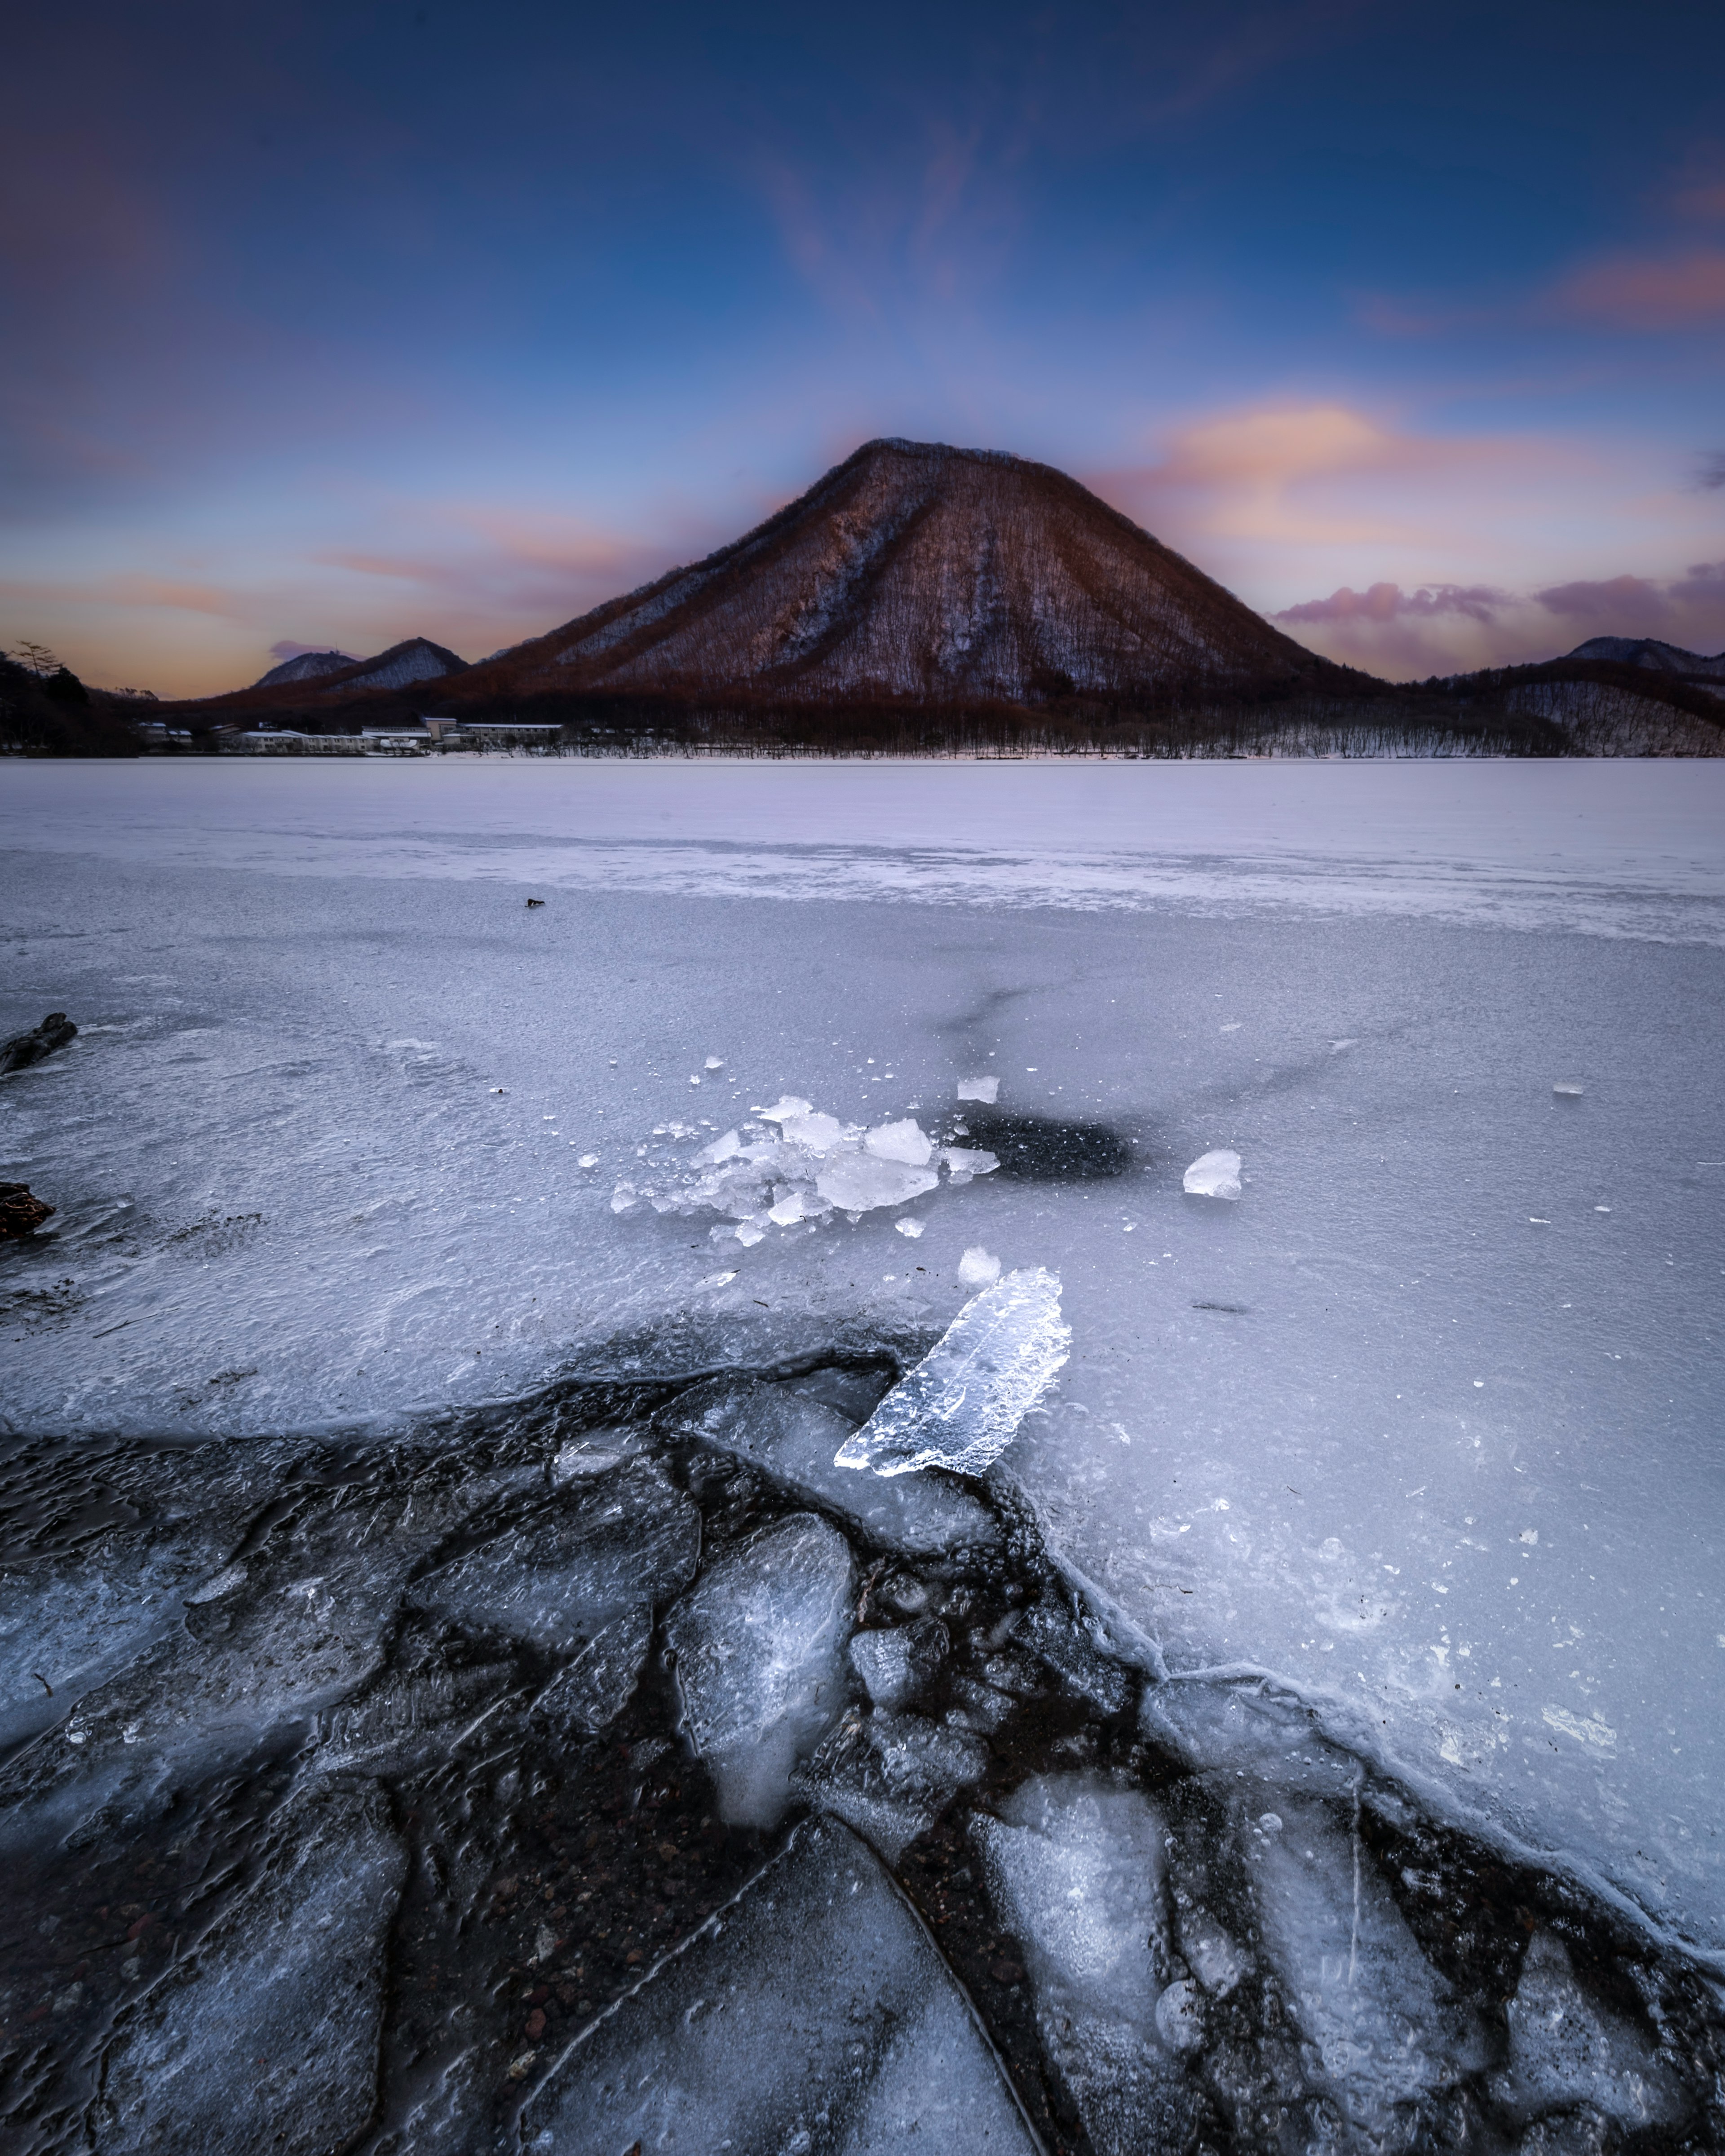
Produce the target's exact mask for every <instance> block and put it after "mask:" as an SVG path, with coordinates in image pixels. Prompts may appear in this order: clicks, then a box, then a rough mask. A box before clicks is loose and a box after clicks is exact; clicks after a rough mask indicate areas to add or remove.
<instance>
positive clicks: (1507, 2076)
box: [1491, 1932, 1681, 2128]
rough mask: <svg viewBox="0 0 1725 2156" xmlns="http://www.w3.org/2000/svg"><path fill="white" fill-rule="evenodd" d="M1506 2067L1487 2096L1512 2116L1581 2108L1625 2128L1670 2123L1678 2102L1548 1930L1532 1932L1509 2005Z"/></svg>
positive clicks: (1648, 2055) (1629, 2029)
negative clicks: (1592, 1995) (1577, 1977)
mask: <svg viewBox="0 0 1725 2156" xmlns="http://www.w3.org/2000/svg"><path fill="white" fill-rule="evenodd" d="M1507 2020H1508V2022H1509V2066H1508V2068H1507V2071H1504V2072H1502V2073H1498V2074H1494V2075H1493V2076H1492V2077H1491V2093H1492V2095H1493V2096H1494V2097H1496V2098H1497V2101H1498V2102H1500V2103H1501V2104H1502V2105H1503V2107H1504V2108H1505V2109H1506V2110H1507V2111H1508V2112H1511V2113H1512V2115H1515V2116H1517V2117H1522V2118H1526V2117H1529V2116H1530V2115H1531V2114H1532V2113H1534V2112H1542V2111H1548V2110H1558V2109H1562V2110H1564V2111H1567V2110H1568V2109H1569V2108H1570V2107H1572V2106H1573V2105H1575V2104H1578V2103H1582V2104H1588V2105H1590V2106H1591V2107H1592V2108H1593V2109H1594V2110H1595V2111H1599V2112H1604V2114H1605V2115H1606V2117H1609V2118H1614V2119H1616V2120H1617V2121H1619V2122H1620V2123H1621V2124H1623V2125H1625V2126H1628V2127H1631V2128H1634V2127H1645V2126H1658V2125H1663V2124H1667V2123H1670V2122H1671V2120H1672V2119H1673V2118H1674V2117H1676V2114H1677V2113H1678V2112H1679V2111H1680V2110H1681V2098H1679V2097H1678V2095H1677V2092H1676V2089H1675V2088H1674V2087H1673V2086H1672V2084H1671V2079H1670V2077H1669V2076H1667V2075H1666V2072H1665V2071H1664V2070H1663V2069H1662V2068H1661V2066H1659V2065H1658V2064H1657V2062H1656V2061H1655V2059H1654V2056H1653V2051H1652V2047H1651V2045H1650V2044H1649V2043H1648V2042H1647V2040H1646V2039H1645V2037H1644V2036H1643V2035H1641V2034H1640V2031H1639V2030H1636V2029H1635V2028H1634V2027H1633V2026H1632V2025H1631V2024H1630V2023H1629V2022H1628V2021H1626V2020H1624V2019H1623V2017H1622V2016H1621V2015H1617V2014H1614V2013H1613V2012H1611V2010H1609V2008H1607V2007H1604V2006H1599V2005H1594V2002H1593V2000H1591V1999H1589V1997H1588V1995H1587V1994H1586V1993H1585V1992H1584V1990H1583V1989H1582V1988H1581V1986H1580V1985H1579V1984H1578V1983H1577V1982H1576V1980H1575V1977H1574V1971H1573V1970H1572V1969H1571V1968H1570V1965H1569V1957H1568V1953H1566V1952H1565V1950H1564V1948H1563V1943H1562V1942H1561V1941H1560V1940H1558V1938H1554V1937H1553V1934H1552V1933H1549V1932H1538V1933H1535V1934H1534V1936H1533V1938H1532V1939H1531V1940H1530V1941H1529V1942H1528V1945H1527V1953H1526V1954H1525V1955H1524V1956H1523V1958H1522V1974H1521V1980H1520V1981H1519V1983H1517V1985H1516V1991H1515V1996H1514V1998H1513V1999H1511V2000H1510V2002H1509V2008H1508V2012H1507Z"/></svg>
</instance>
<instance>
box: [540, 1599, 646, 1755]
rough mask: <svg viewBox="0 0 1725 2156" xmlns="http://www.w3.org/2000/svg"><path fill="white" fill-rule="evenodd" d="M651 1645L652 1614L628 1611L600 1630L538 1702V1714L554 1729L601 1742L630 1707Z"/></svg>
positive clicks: (547, 1687)
mask: <svg viewBox="0 0 1725 2156" xmlns="http://www.w3.org/2000/svg"><path fill="white" fill-rule="evenodd" d="M652 1644H653V1618H652V1614H651V1612H650V1611H649V1610H647V1609H625V1610H624V1613H623V1614H622V1616H620V1617H614V1618H613V1619H612V1620H611V1622H610V1623H609V1624H608V1625H602V1626H601V1627H600V1629H599V1630H598V1632H597V1633H595V1634H594V1635H593V1638H592V1639H591V1640H589V1641H588V1644H587V1645H586V1646H584V1647H583V1649H582V1650H581V1652H580V1653H579V1654H578V1655H577V1656H576V1657H575V1659H574V1661H572V1662H571V1663H569V1665H568V1666H567V1668H565V1669H563V1670H562V1671H560V1672H559V1673H558V1674H557V1676H554V1677H553V1678H552V1681H551V1682H550V1683H549V1684H548V1685H547V1686H546V1687H545V1689H544V1691H542V1692H541V1693H540V1695H539V1697H538V1698H537V1699H536V1700H535V1701H534V1702H533V1711H534V1712H535V1713H536V1714H542V1715H543V1716H544V1717H545V1718H546V1720H547V1722H550V1723H551V1725H552V1728H553V1729H566V1728H573V1729H577V1730H581V1731H584V1732H587V1733H588V1735H589V1736H597V1735H598V1732H599V1731H600V1730H602V1729H604V1728H607V1727H608V1726H609V1725H610V1724H611V1723H612V1722H614V1721H615V1720H616V1718H617V1717H618V1716H619V1714H621V1713H622V1712H623V1710H624V1707H627V1706H628V1704H629V1700H630V1699H631V1697H633V1696H634V1688H635V1682H636V1680H637V1679H638V1678H639V1676H640V1674H641V1665H642V1663H643V1662H644V1661H646V1659H647V1650H648V1649H649V1647H650V1646H651V1645H652Z"/></svg>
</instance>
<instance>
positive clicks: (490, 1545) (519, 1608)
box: [413, 1460, 701, 1654]
mask: <svg viewBox="0 0 1725 2156" xmlns="http://www.w3.org/2000/svg"><path fill="white" fill-rule="evenodd" d="M700 1556H701V1515H700V1513H699V1512H696V1509H695V1507H694V1506H693V1505H691V1503H690V1501H689V1500H688V1499H687V1498H686V1497H685V1496H683V1494H682V1493H681V1491H679V1490H676V1489H675V1488H673V1486H671V1484H670V1482H669V1481H667V1480H666V1479H665V1475H664V1473H663V1472H662V1471H661V1470H660V1469H658V1468H656V1467H654V1466H649V1464H648V1463H647V1462H646V1461H644V1460H635V1461H631V1462H630V1463H629V1465H628V1466H624V1467H623V1468H622V1469H620V1470H619V1471H618V1472H617V1474H616V1475H615V1476H614V1477H613V1479H612V1481H610V1482H609V1483H608V1485H607V1486H606V1487H605V1488H604V1489H603V1491H601V1492H600V1493H599V1494H598V1498H597V1501H596V1500H595V1498H594V1496H593V1493H592V1492H590V1491H580V1492H578V1501H571V1502H569V1503H567V1504H563V1503H561V1502H560V1503H557V1504H554V1505H552V1507H549V1508H548V1509H547V1511H545V1512H542V1514H541V1515H540V1516H539V1517H538V1518H537V1519H536V1520H534V1521H532V1522H531V1523H530V1524H528V1525H527V1526H526V1527H511V1528H509V1529H507V1530H506V1532H504V1533H502V1534H501V1535H498V1536H495V1537H493V1539H492V1540H490V1542H486V1543H480V1546H479V1547H478V1548H476V1549H475V1550H473V1551H471V1552H470V1553H469V1554H468V1555H467V1556H465V1557H462V1558H457V1559H456V1560H455V1561H454V1563H452V1564H447V1565H444V1566H443V1567H442V1568H440V1569H439V1570H438V1571H436V1572H434V1573H429V1575H428V1576H427V1577H426V1578H424V1579H422V1580H420V1581H418V1582H417V1583H416V1584H415V1586H414V1589H413V1600H414V1601H415V1602H416V1603H417V1604H418V1606H419V1607H420V1608H422V1609H434V1610H437V1611H439V1613H441V1614H444V1615H445V1616H449V1617H454V1618H458V1619H459V1620H461V1622H462V1623H463V1624H465V1625H470V1626H471V1627H473V1628H474V1629H475V1630H478V1631H482V1632H483V1631H491V1632H501V1633H505V1634H506V1635H508V1636H509V1637H510V1638H511V1639H516V1640H528V1641H531V1643H532V1645H535V1646H538V1647H542V1648H545V1649H546V1650H548V1651H549V1652H552V1653H556V1654H570V1653H572V1652H573V1651H574V1650H576V1649H577V1648H578V1647H579V1646H581V1645H583V1644H585V1642H587V1641H588V1640H591V1639H592V1638H593V1635H594V1634H595V1633H596V1632H597V1631H598V1630H599V1628H600V1627H601V1626H602V1625H605V1624H607V1623H608V1622H609V1621H610V1620H611V1619H613V1618H614V1617H618V1616H620V1615H621V1614H623V1613H624V1611H625V1610H627V1609H638V1608H641V1607H644V1606H650V1605H651V1604H655V1603H664V1602H668V1601H669V1600H670V1599H671V1598H672V1597H673V1596H674V1595H675V1594H680V1592H681V1591H682V1589H684V1588H685V1587H686V1586H687V1585H688V1584H689V1582H690V1581H691V1579H693V1578H694V1577H695V1568H696V1564H697V1563H698V1562H699V1560H700Z"/></svg>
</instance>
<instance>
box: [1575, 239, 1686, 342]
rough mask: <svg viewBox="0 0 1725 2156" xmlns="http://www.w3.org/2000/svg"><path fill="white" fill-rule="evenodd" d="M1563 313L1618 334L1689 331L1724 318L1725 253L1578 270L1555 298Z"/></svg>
mask: <svg viewBox="0 0 1725 2156" xmlns="http://www.w3.org/2000/svg"><path fill="white" fill-rule="evenodd" d="M1551 297H1552V303H1553V305H1556V306H1557V307H1558V308H1559V309H1560V310H1561V311H1563V312H1564V313H1566V314H1571V315H1584V316H1590V317H1591V318H1592V319H1594V320H1595V321H1602V322H1605V323H1607V324H1609V326H1611V327H1613V328H1615V329H1625V330H1684V329H1693V328H1695V327H1696V326H1697V325H1699V324H1701V323H1703V322H1710V321H1716V320H1717V318H1718V317H1719V316H1722V315H1725V251H1721V250H1720V249H1717V248H1697V249H1692V251H1691V252H1690V253H1688V254H1680V255H1670V256H1666V257H1665V258H1663V259H1651V260H1650V259H1645V258H1642V257H1639V256H1635V255H1629V254H1625V255H1617V256H1615V257H1612V258H1610V259H1607V260H1605V261H1603V262H1596V263H1594V264H1591V265H1590V266H1589V267H1588V268H1585V269H1578V270H1577V271H1575V273H1574V275H1572V276H1570V277H1568V278H1566V279H1565V280H1563V283H1561V284H1560V285H1558V287H1557V288H1556V290H1555V291H1554V292H1553V294H1552V295H1551Z"/></svg>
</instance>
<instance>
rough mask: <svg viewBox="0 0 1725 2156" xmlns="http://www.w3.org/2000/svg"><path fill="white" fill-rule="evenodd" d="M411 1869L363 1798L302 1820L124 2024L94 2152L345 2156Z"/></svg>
mask: <svg viewBox="0 0 1725 2156" xmlns="http://www.w3.org/2000/svg"><path fill="white" fill-rule="evenodd" d="M284 1809H288V1808H287V1807H284ZM407 1869H408V1862H407V1853H406V1851H405V1850H403V1847H402V1845H401V1843H400V1840H399V1839H398V1836H397V1835H396V1833H395V1830H394V1829H393V1826H392V1825H391V1824H390V1820H389V1813H388V1805H387V1804H385V1803H384V1802H383V1801H382V1798H381V1797H380V1795H379V1794H378V1792H377V1789H375V1787H372V1788H371V1789H366V1790H352V1791H349V1790H345V1789H343V1790H336V1791H332V1792H331V1793H330V1794H326V1795H323V1796H321V1797H318V1798H316V1799H314V1800H312V1801H311V1802H310V1803H308V1804H303V1805H301V1806H299V1807H298V1808H297V1816H292V1817H290V1820H288V1821H287V1822H286V1825H285V1831H284V1832H283V1834H282V1835H281V1837H280V1840H279V1842H278V1843H277V1844H276V1845H275V1852H274V1854H273V1856H271V1857H270V1860H269V1861H268V1862H267V1864H266V1867H265V1869H264V1875H263V1876H262V1877H261V1879H260V1880H259V1881H258V1883H257V1884H256V1885H255V1886H252V1887H251V1888H249V1891H247V1892H245V1893H244V1895H243V1896H242V1897H240V1898H239V1900H238V1901H237V1902H235V1903H234V1905H233V1906H232V1907H231V1908H230V1909H229V1910H228V1912H227V1913H226V1914H225V1915H224V1916H223V1917H221V1918H220V1919H219V1920H218V1922H217V1923H216V1925H215V1926H214V1927H213V1929H211V1930H209V1931H208V1932H206V1933H204V1934H203V1937H202V1938H200V1939H199V1940H198V1943H196V1945H195V1946H192V1947H187V1946H184V1945H180V1946H179V1947H178V1951H177V1953H176V1955H175V1957H174V1958H173V1960H172V1962H171V1963H170V1964H169V1966H168V1969H167V1972H166V1973H165V1974H163V1975H162V1978H161V1979H160V1980H159V1981H158V1982H157V1983H156V1984H153V1985H152V1986H151V1989H149V1990H148V1991H147V1992H146V1993H145V1994H144V1995H143V1996H142V1997H141V1998H140V1999H137V2000H136V2003H135V2004H134V2005H132V2006H131V2007H130V2008H128V2009H126V2010H125V2011H124V2012H123V2013H122V2014H121V2017H120V2019H119V2021H118V2023H117V2025H116V2029H115V2031H114V2033H113V2035H111V2036H110V2038H109V2039H108V2040H107V2042H106V2045H105V2049H104V2052H103V2056H102V2080H101V2094H100V2097H99V2098H98V2099H97V2102H96V2105H95V2113H94V2117H93V2119H92V2121H91V2122H90V2123H92V2124H93V2125H94V2128H95V2133H96V2136H97V2138H98V2141H99V2143H100V2146H101V2147H103V2148H110V2149H113V2150H115V2151H116V2152H118V2151H121V2150H131V2149H146V2148H147V2149H152V2150H161V2151H163V2152H167V2151H183V2150H196V2151H198V2152H199V2156H242V2152H244V2151H247V2150H252V2149H257V2148H287V2149H290V2150H294V2151H296V2152H300V2156H311V2151H312V2150H314V2149H329V2148H348V2147H350V2146H351V2145H352V2143H353V2142H354V2141H355V2140H357V2138H359V2136H360V2135H361V2134H362V2132H363V2131H364V2129H365V2128H366V2126H367V2123H368V2122H369V2120H370V2117H371V2114H372V2107H373V2105H374V2104H375V2102H376V2101H377V2074H378V2066H379V2061H378V2046H379V2041H380V2038H381V2035H382V2027H383V2019H384V2008H385V1984H386V1979H387V1974H388V1961H389V1933H390V1927H391V1924H392V1922H393V1918H394V1914H395V1909H396V1906H397V1903H398V1901H399V1900H400V1897H401V1891H402V1886H403V1880H404V1879H405V1876H406V1874H407ZM241 2059H244V2061H245V2062H246V2064H245V2070H244V2072H239V2071H236V2067H237V2063H238V2061H240V2060H241Z"/></svg>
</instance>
